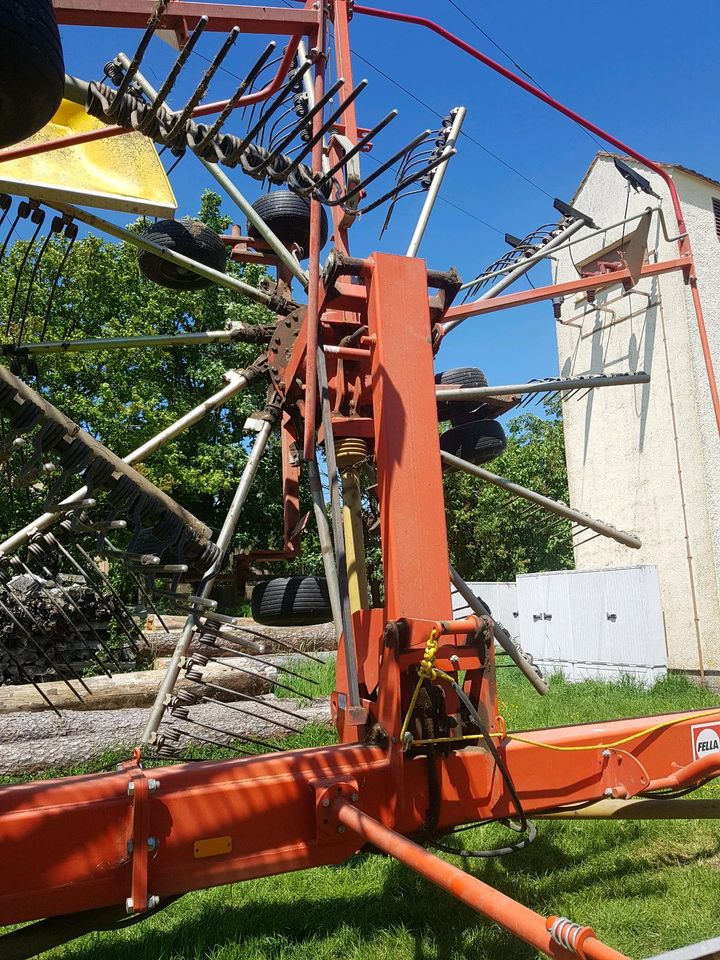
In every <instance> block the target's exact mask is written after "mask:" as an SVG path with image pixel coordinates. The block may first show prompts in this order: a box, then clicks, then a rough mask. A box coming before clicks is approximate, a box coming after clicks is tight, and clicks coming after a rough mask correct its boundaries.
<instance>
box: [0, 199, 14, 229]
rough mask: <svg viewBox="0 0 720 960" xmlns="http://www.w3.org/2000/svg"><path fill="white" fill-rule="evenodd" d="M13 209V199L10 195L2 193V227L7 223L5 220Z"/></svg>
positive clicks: (0, 206)
mask: <svg viewBox="0 0 720 960" xmlns="http://www.w3.org/2000/svg"><path fill="white" fill-rule="evenodd" d="M11 207H12V197H11V196H10V194H9V193H0V211H1V214H0V227H2V225H3V224H4V223H5V218H6V217H7V215H8V214H9V213H10V209H11Z"/></svg>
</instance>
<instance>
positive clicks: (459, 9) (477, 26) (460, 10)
mask: <svg viewBox="0 0 720 960" xmlns="http://www.w3.org/2000/svg"><path fill="white" fill-rule="evenodd" d="M448 3H449V4H450V6H451V7H454V9H455V10H457V12H458V13H459V14H460V16H462V17H465V19H466V20H467V21H468V23H471V24H472V25H473V26H474V27H475V29H476V30H478V31H479V32H480V33H481V34H482V35H483V36H484V37H485V39H486V40H488V41H489V42H490V43H491V44H492V45H493V46H494V47H495V49H496V50H499V51H500V53H502V55H503V56H504V57H506V58H507V59H508V60H509V61H510V63H511V64H512V65H513V66H514V67H515V69H516V70H519V71H520V73H522V75H523V76H524V77H527V79H528V80H529V81H530V82H531V83H534V84H535V86H536V87H537V88H538V89H539V90H542V92H543V93H546V94H547V95H548V96H552V94H551V93H550V92H549V91H548V90H547V89H546V88H545V87H544V86H543V85H542V84H541V83H540V81H539V80H536V79H535V77H533V75H532V74H531V73H528V71H527V70H526V69H525V68H524V67H523V66H521V65H520V64H519V63H518V62H517V60H515V59H514V57H512V56H511V55H510V54H509V53H508V52H507V50H505V49H504V47H501V46H500V44H499V43H498V42H497V40H494V39H493V38H492V37H491V36H490V34H489V33H488V32H487V30H484V29H483V28H482V27H481V26H480V24H479V23H478V22H477V20H473V18H472V17H471V16H470V14H469V13H466V12H465V11H464V10H463V8H462V7H461V6H459V4H457V3H455V0H448ZM573 123H575V124H576V125H577V126H578V127H579V128H580V129H581V130H582V132H583V133H584V134H586V136H588V137H590V139H591V140H594V141H595V143H596V144H597V145H598V146H599V147H602V146H603V144H602V142H601V141H600V140H598V138H597V137H596V136H595V134H593V133H590V131H589V130H588V129H587V128H586V127H583V125H582V124H581V123H578V122H577V120H573Z"/></svg>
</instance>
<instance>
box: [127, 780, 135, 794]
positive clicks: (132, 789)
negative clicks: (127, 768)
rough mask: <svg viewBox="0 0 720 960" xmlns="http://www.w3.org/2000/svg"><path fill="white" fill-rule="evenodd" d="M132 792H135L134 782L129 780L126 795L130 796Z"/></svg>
mask: <svg viewBox="0 0 720 960" xmlns="http://www.w3.org/2000/svg"><path fill="white" fill-rule="evenodd" d="M134 793H135V784H134V783H133V781H132V780H131V781H130V783H129V784H128V796H129V797H132V795H133V794H134Z"/></svg>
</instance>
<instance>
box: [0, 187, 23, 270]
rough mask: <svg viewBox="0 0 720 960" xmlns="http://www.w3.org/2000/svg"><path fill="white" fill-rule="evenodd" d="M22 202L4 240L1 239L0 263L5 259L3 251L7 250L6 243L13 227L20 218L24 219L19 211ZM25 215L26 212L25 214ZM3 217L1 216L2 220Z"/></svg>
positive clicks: (13, 231)
mask: <svg viewBox="0 0 720 960" xmlns="http://www.w3.org/2000/svg"><path fill="white" fill-rule="evenodd" d="M23 202H25V201H23ZM23 202H21V203H20V206H19V207H18V212H17V213H16V214H15V219H14V220H13V222H12V223H11V224H10V229H9V230H8V232H7V235H6V236H5V240H4V241H3V245H2V248H1V249H0V263H2V262H3V260H4V259H5V251H6V250H7V247H8V244H9V243H10V238H11V237H12V235H13V234H14V233H15V228H16V227H17V225H18V223H19V222H20V220H23V219H25V218H24V217H23V216H22V214H21V213H20V210H22V207H23ZM25 216H27V214H25ZM4 219H5V217H4V216H3V220H4Z"/></svg>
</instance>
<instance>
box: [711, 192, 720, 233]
mask: <svg viewBox="0 0 720 960" xmlns="http://www.w3.org/2000/svg"><path fill="white" fill-rule="evenodd" d="M712 205H713V214H714V216H715V234H716V235H717V238H718V240H720V200H718V199H717V198H716V197H713V198H712Z"/></svg>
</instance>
